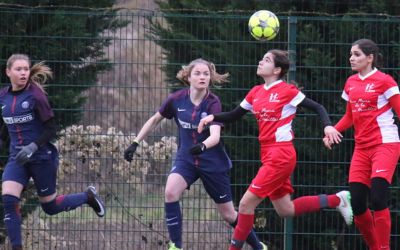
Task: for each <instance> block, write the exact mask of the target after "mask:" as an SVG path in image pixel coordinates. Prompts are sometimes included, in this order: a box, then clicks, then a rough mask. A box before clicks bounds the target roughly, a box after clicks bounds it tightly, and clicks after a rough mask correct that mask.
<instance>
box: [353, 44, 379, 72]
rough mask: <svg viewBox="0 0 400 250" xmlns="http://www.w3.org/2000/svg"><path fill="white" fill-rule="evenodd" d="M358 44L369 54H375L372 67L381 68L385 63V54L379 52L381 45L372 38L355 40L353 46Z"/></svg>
mask: <svg viewBox="0 0 400 250" xmlns="http://www.w3.org/2000/svg"><path fill="white" fill-rule="evenodd" d="M355 45H358V47H359V48H360V50H361V51H362V52H363V53H364V54H365V55H367V56H369V55H373V56H374V60H373V61H372V67H377V68H380V67H382V64H383V55H382V54H381V53H379V47H378V45H376V43H375V42H374V41H372V40H370V39H366V38H362V39H359V40H357V41H355V42H353V44H352V46H355Z"/></svg>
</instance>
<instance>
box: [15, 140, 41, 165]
mask: <svg viewBox="0 0 400 250" xmlns="http://www.w3.org/2000/svg"><path fill="white" fill-rule="evenodd" d="M37 150H38V146H37V145H36V143H34V142H31V143H30V144H28V145H26V146H23V147H22V148H21V150H20V151H19V152H18V154H17V155H16V156H15V160H16V161H17V163H18V164H21V165H24V164H25V163H27V162H28V161H29V160H30V159H31V157H32V155H33V154H34V153H35V152H36V151H37Z"/></svg>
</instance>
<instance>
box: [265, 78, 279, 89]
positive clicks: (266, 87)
mask: <svg viewBox="0 0 400 250" xmlns="http://www.w3.org/2000/svg"><path fill="white" fill-rule="evenodd" d="M281 82H283V81H282V80H280V79H279V80H276V81H275V82H271V83H270V84H269V85H267V84H266V83H265V84H264V89H265V90H268V89H270V88H271V87H273V86H275V85H277V84H279V83H281Z"/></svg>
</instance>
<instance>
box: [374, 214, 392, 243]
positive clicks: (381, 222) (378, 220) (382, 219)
mask: <svg viewBox="0 0 400 250" xmlns="http://www.w3.org/2000/svg"><path fill="white" fill-rule="evenodd" d="M374 222H375V236H376V240H377V241H378V246H379V247H380V248H379V249H390V228H391V224H392V221H391V218H390V211H389V208H386V209H383V210H380V211H375V212H374Z"/></svg>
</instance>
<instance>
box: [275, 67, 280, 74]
mask: <svg viewBox="0 0 400 250" xmlns="http://www.w3.org/2000/svg"><path fill="white" fill-rule="evenodd" d="M281 72H282V68H281V67H275V68H274V74H275V75H279V74H280V73H281Z"/></svg>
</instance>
